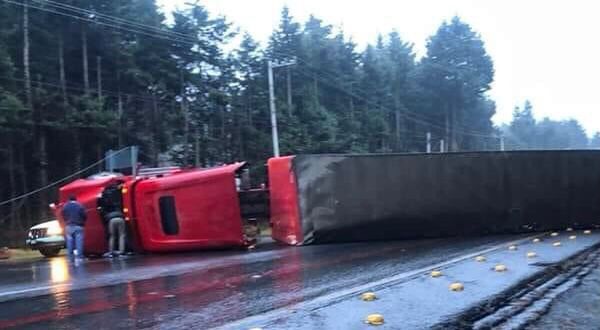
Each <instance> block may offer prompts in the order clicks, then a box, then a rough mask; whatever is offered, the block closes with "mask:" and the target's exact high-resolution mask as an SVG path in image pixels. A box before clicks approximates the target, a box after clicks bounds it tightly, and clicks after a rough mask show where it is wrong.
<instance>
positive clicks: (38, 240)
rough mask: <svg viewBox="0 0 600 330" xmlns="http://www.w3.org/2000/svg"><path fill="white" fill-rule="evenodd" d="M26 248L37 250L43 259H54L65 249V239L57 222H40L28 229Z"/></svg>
mask: <svg viewBox="0 0 600 330" xmlns="http://www.w3.org/2000/svg"><path fill="white" fill-rule="evenodd" d="M25 243H26V244H27V247H29V248H31V249H32V250H38V251H40V253H41V254H42V255H44V257H48V258H49V257H54V256H57V255H58V254H59V253H60V250H61V249H64V248H65V237H64V235H63V229H62V227H61V226H60V223H59V222H58V220H52V221H47V222H42V223H40V224H39V225H35V226H33V227H31V228H29V232H28V233H27V239H26V240H25Z"/></svg>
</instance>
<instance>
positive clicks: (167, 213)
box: [158, 196, 179, 235]
mask: <svg viewBox="0 0 600 330" xmlns="http://www.w3.org/2000/svg"><path fill="white" fill-rule="evenodd" d="M158 205H159V208H160V222H161V224H162V229H163V232H164V233H165V234H167V235H177V234H178V233H179V223H178V221H177V211H176V209H175V198H174V197H173V196H162V197H160V198H159V199H158Z"/></svg>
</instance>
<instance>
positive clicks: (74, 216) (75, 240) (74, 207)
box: [62, 195, 87, 260]
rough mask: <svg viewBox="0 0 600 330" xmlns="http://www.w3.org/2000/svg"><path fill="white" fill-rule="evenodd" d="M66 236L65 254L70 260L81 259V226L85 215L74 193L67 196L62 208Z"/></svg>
mask: <svg viewBox="0 0 600 330" xmlns="http://www.w3.org/2000/svg"><path fill="white" fill-rule="evenodd" d="M62 216H63V219H64V221H65V231H66V236H67V254H68V256H69V259H71V260H81V259H83V238H84V237H83V228H84V226H85V220H86V219H87V215H86V214H85V208H84V207H83V206H82V205H81V204H80V203H79V202H77V199H76V198H75V196H74V195H71V196H69V201H68V202H67V203H66V204H65V206H64V207H63V209H62Z"/></svg>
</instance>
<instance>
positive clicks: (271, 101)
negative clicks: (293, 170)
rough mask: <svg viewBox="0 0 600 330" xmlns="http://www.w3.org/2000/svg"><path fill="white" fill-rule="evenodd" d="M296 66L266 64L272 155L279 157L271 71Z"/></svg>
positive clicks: (289, 62)
mask: <svg viewBox="0 0 600 330" xmlns="http://www.w3.org/2000/svg"><path fill="white" fill-rule="evenodd" d="M294 64H296V60H291V61H287V62H272V61H271V60H269V61H268V63H267V68H268V77H269V108H270V109H271V135H272V138H273V155H274V156H275V157H279V136H278V132H277V110H276V108H275V86H273V69H274V68H281V67H285V66H290V65H294Z"/></svg>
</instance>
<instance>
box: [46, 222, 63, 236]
mask: <svg viewBox="0 0 600 330" xmlns="http://www.w3.org/2000/svg"><path fill="white" fill-rule="evenodd" d="M46 233H47V234H48V236H54V235H62V233H63V230H62V228H61V227H60V224H59V223H58V221H57V222H55V223H53V224H52V225H50V226H49V227H48V231H46Z"/></svg>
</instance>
